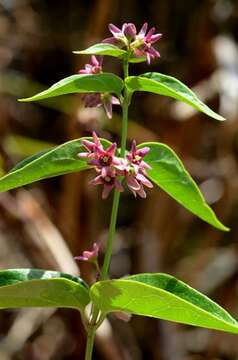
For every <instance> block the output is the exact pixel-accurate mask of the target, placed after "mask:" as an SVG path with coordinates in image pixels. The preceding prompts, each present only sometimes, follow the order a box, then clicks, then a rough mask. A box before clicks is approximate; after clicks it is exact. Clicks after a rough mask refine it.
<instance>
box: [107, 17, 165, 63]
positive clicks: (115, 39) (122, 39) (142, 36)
mask: <svg viewBox="0 0 238 360" xmlns="http://www.w3.org/2000/svg"><path fill="white" fill-rule="evenodd" d="M109 30H110V32H111V33H112V35H113V36H112V37H109V38H107V39H104V40H103V42H105V43H109V44H113V45H116V46H118V47H120V48H123V47H126V48H127V50H128V51H131V52H132V53H133V54H134V56H136V57H143V56H145V57H146V59H147V63H148V64H150V63H151V60H152V59H154V58H158V57H160V53H159V52H158V51H157V50H156V49H155V48H154V47H153V44H154V43H156V42H157V41H158V40H160V38H161V37H162V34H160V33H157V34H155V27H152V28H151V29H150V30H149V31H148V33H147V30H148V24H147V23H144V25H143V26H142V28H141V29H140V31H139V32H138V34H137V29H136V27H135V25H134V24H132V23H124V24H123V25H122V29H119V28H118V27H117V26H115V25H113V24H109ZM146 33H147V34H146Z"/></svg>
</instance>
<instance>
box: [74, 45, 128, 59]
mask: <svg viewBox="0 0 238 360" xmlns="http://www.w3.org/2000/svg"><path fill="white" fill-rule="evenodd" d="M73 53H74V54H82V55H109V56H113V57H119V58H120V57H123V56H124V55H126V54H127V52H126V51H125V50H122V49H120V48H119V47H117V46H115V45H112V44H106V43H101V44H95V45H93V46H90V47H89V48H87V49H85V50H80V51H73Z"/></svg>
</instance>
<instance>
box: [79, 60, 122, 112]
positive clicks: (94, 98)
mask: <svg viewBox="0 0 238 360" xmlns="http://www.w3.org/2000/svg"><path fill="white" fill-rule="evenodd" d="M102 63H103V57H102V56H98V57H96V56H94V55H93V56H91V63H90V64H86V65H85V67H84V69H81V70H79V73H80V74H87V75H89V74H100V73H101V72H102ZM82 99H83V101H84V104H85V107H101V106H103V107H104V110H105V112H106V114H107V117H108V118H109V119H111V118H112V105H120V102H119V100H118V98H116V97H115V96H113V95H111V94H109V93H92V94H90V93H89V94H85V95H83V97H82Z"/></svg>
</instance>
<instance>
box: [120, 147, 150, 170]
mask: <svg viewBox="0 0 238 360" xmlns="http://www.w3.org/2000/svg"><path fill="white" fill-rule="evenodd" d="M149 151H150V148H149V147H147V146H146V147H143V148H142V149H137V148H136V141H135V140H133V141H132V143H131V151H130V152H128V154H127V156H126V157H127V159H128V160H129V162H130V163H131V164H133V165H134V166H135V165H136V166H139V168H140V170H141V171H142V169H143V170H146V169H147V170H150V169H151V167H150V165H148V164H147V163H146V162H145V161H144V160H143V158H144V157H145V155H147V154H148V152H149Z"/></svg>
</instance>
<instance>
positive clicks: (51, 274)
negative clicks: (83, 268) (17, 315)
mask: <svg viewBox="0 0 238 360" xmlns="http://www.w3.org/2000/svg"><path fill="white" fill-rule="evenodd" d="M89 301H90V299H89V290H88V287H87V285H86V284H85V282H84V281H83V280H82V279H80V278H79V277H76V276H72V275H69V274H65V273H61V272H56V271H46V270H39V269H12V270H2V271H0V308H1V309H9V308H19V307H63V308H74V309H80V310H83V309H84V308H85V306H86V305H87V304H88V303H89Z"/></svg>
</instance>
